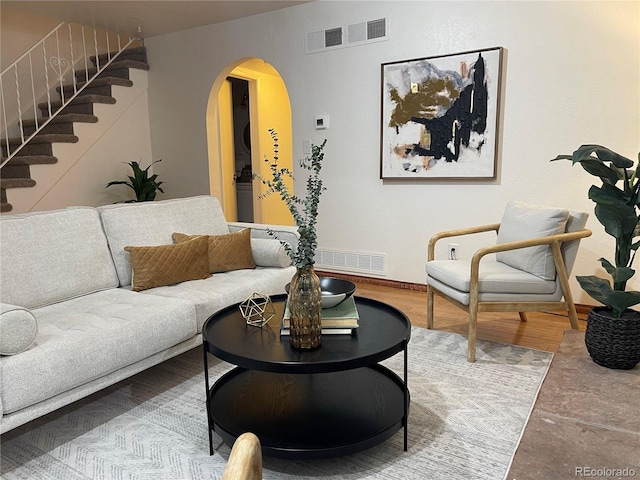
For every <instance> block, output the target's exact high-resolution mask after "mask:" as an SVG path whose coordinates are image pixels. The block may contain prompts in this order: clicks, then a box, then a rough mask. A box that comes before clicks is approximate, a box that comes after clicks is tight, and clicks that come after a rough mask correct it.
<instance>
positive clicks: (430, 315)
mask: <svg viewBox="0 0 640 480" xmlns="http://www.w3.org/2000/svg"><path fill="white" fill-rule="evenodd" d="M434 296H435V295H434V293H433V288H431V287H427V328H429V329H431V328H433V301H434V300H435V298H434Z"/></svg>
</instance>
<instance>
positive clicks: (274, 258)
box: [251, 238, 291, 268]
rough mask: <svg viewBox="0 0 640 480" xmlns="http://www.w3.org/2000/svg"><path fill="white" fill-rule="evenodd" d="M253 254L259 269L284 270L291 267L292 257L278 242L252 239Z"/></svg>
mask: <svg viewBox="0 0 640 480" xmlns="http://www.w3.org/2000/svg"><path fill="white" fill-rule="evenodd" d="M251 253H252V255H253V261H254V262H255V264H256V265H257V266H259V267H280V268H284V267H288V266H289V265H291V257H290V256H289V254H288V253H287V251H286V250H285V249H284V246H283V245H282V244H281V243H280V242H279V241H278V240H274V239H266V238H251Z"/></svg>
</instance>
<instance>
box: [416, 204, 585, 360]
mask: <svg viewBox="0 0 640 480" xmlns="http://www.w3.org/2000/svg"><path fill="white" fill-rule="evenodd" d="M587 217H588V214H587V213H585V212H579V211H573V210H566V209H557V208H548V207H540V206H536V205H528V204H525V203H521V202H513V201H512V202H509V204H508V205H507V207H506V209H505V212H504V214H503V217H502V221H501V223H495V224H491V225H483V226H478V227H470V228H462V229H458V230H449V231H445V232H440V233H437V234H435V235H434V236H433V237H431V239H430V240H429V245H428V247H427V284H428V291H427V292H428V293H427V328H433V302H434V295H435V294H438V295H440V296H442V297H444V298H445V299H447V300H448V301H450V302H451V303H453V304H454V305H456V306H458V307H459V308H461V309H463V310H465V311H466V312H468V314H469V333H468V338H469V351H468V354H467V360H468V361H469V362H475V360H476V324H477V320H478V312H519V313H520V320H521V321H526V315H525V312H530V311H542V310H563V311H567V312H568V314H569V321H570V323H571V328H573V329H577V328H578V317H577V314H576V309H575V306H574V304H573V297H572V296H571V290H570V289H569V273H570V272H571V269H572V268H573V264H574V262H575V259H576V255H577V252H578V246H579V244H580V240H581V239H582V238H585V237H588V236H590V235H591V231H590V230H587V229H585V228H584V226H585V224H586V222H587ZM491 231H495V232H497V235H498V237H497V243H496V244H495V245H491V246H487V247H484V248H480V249H479V250H477V251H476V252H475V253H474V254H473V256H472V258H471V259H470V260H435V246H436V242H437V241H438V240H442V239H444V238H449V237H458V236H463V235H470V234H476V233H481V232H491ZM490 254H495V255H490ZM488 255H490V256H489V258H487V256H488ZM481 261H482V262H481ZM563 297H564V299H563Z"/></svg>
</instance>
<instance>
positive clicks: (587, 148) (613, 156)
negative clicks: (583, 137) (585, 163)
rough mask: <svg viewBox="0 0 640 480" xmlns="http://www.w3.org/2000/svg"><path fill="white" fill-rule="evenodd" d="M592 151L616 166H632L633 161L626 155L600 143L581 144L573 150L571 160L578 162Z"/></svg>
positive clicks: (604, 160)
mask: <svg viewBox="0 0 640 480" xmlns="http://www.w3.org/2000/svg"><path fill="white" fill-rule="evenodd" d="M592 153H594V154H595V155H596V156H597V157H598V158H599V159H600V160H601V161H603V162H611V163H612V164H613V165H615V166H616V167H618V168H631V167H633V161H632V160H629V159H628V158H627V157H623V156H622V155H620V154H618V153H616V152H614V151H613V150H611V149H609V148H607V147H603V146H602V145H582V146H581V147H580V148H579V149H577V150H576V151H575V152H573V155H572V159H573V162H574V163H576V162H580V161H582V159H585V158H587V157H590V156H591V154H592Z"/></svg>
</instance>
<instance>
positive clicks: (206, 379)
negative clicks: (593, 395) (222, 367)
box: [202, 340, 213, 455]
mask: <svg viewBox="0 0 640 480" xmlns="http://www.w3.org/2000/svg"><path fill="white" fill-rule="evenodd" d="M208 350H209V348H208V345H207V341H206V340H205V341H203V342H202V353H203V358H204V361H203V363H204V385H205V389H206V390H205V396H204V398H205V401H206V403H207V429H208V430H209V455H213V432H212V428H211V414H210V412H209V362H208V360H207V352H208Z"/></svg>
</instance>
